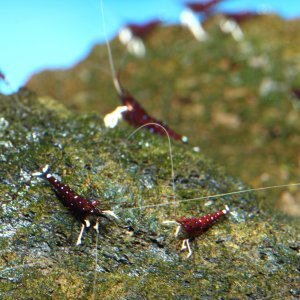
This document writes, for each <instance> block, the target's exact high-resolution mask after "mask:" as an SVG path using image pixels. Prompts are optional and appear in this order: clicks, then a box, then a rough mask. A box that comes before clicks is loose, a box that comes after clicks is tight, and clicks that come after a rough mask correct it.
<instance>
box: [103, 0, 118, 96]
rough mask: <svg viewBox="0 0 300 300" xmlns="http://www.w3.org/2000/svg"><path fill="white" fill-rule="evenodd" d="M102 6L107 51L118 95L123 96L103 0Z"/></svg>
mask: <svg viewBox="0 0 300 300" xmlns="http://www.w3.org/2000/svg"><path fill="white" fill-rule="evenodd" d="M100 7H101V16H102V28H103V33H104V37H105V44H106V48H107V53H108V61H109V65H110V70H111V75H112V80H113V84H114V86H115V89H116V90H117V93H118V95H119V96H121V95H122V94H123V92H122V87H121V85H120V82H119V80H118V77H117V73H116V68H115V64H114V60H113V57H112V51H111V47H110V43H109V40H108V37H107V30H106V25H105V20H104V5H103V0H100Z"/></svg>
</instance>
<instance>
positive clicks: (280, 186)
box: [128, 182, 300, 209]
mask: <svg viewBox="0 0 300 300" xmlns="http://www.w3.org/2000/svg"><path fill="white" fill-rule="evenodd" d="M291 186H300V182H297V183H289V184H280V185H271V186H265V187H260V188H253V189H246V190H241V191H233V192H228V193H222V194H215V195H209V196H203V197H197V198H190V199H182V200H176V202H173V203H172V202H171V203H170V202H169V203H160V204H150V205H145V206H140V207H131V208H128V209H144V208H153V207H161V206H167V205H169V204H178V203H184V202H192V201H197V200H206V199H210V198H216V197H223V196H229V195H236V194H245V193H250V192H256V191H264V190H270V189H275V188H276V189H279V188H285V187H291Z"/></svg>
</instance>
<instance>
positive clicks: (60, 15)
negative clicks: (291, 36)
mask: <svg viewBox="0 0 300 300" xmlns="http://www.w3.org/2000/svg"><path fill="white" fill-rule="evenodd" d="M103 1H104V12H105V24H106V31H107V36H108V37H109V38H111V37H113V36H114V35H115V34H116V33H117V32H118V30H119V28H120V27H121V26H122V25H123V24H126V23H127V22H143V21H145V20H149V19H155V18H157V17H159V18H161V19H163V20H164V21H165V22H167V23H177V22H178V18H179V14H180V12H181V10H182V9H183V7H184V2H183V1H181V0H151V1H138V0H126V1H125V0H103ZM217 7H218V10H220V11H222V10H225V11H238V10H246V9H247V10H248V9H250V10H253V11H256V12H261V11H269V12H277V13H278V14H280V15H281V16H283V17H285V18H294V17H298V16H300V1H299V0H285V1H280V0H265V1H262V0H252V1H250V0H249V1H248V0H244V1H243V0H225V1H224V2H223V3H222V4H220V5H218V6H217ZM103 41H104V30H103V28H102V20H101V6H100V0H77V1H75V0H63V1H61V0H52V1H45V0H27V1H24V0H10V1H5V0H0V43H1V44H0V70H1V71H2V72H3V73H4V74H5V75H6V76H7V78H8V79H9V81H10V83H11V86H12V88H13V90H16V89H17V88H19V87H20V86H21V85H23V84H24V83H25V82H26V80H27V79H28V78H29V77H30V75H31V74H32V73H35V72H38V71H40V70H42V69H44V68H62V67H71V66H72V65H73V64H75V63H77V62H78V61H79V60H81V59H83V58H84V57H85V56H86V55H87V54H88V53H89V51H90V50H91V48H92V46H93V45H94V44H95V43H99V42H103ZM0 89H1V91H2V92H6V93H7V92H10V88H8V87H7V86H5V85H4V84H3V83H2V84H1V85H0Z"/></svg>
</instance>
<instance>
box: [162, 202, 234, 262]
mask: <svg viewBox="0 0 300 300" xmlns="http://www.w3.org/2000/svg"><path fill="white" fill-rule="evenodd" d="M228 213H229V207H228V206H227V205H226V206H225V208H224V209H223V210H220V211H218V212H216V213H213V214H209V215H205V216H203V217H200V218H197V217H193V218H186V217H181V218H180V219H177V220H176V222H177V223H179V224H180V225H179V226H178V227H177V229H176V231H175V237H176V238H178V239H180V240H183V242H182V247H181V250H185V249H188V251H189V252H188V255H187V258H189V257H190V256H191V255H192V253H193V252H192V250H191V247H190V244H189V241H190V239H193V238H195V237H198V236H200V235H202V234H203V233H204V232H205V231H207V230H208V229H209V228H210V227H212V226H213V225H214V223H215V222H216V221H217V220H218V219H219V218H221V217H223V216H225V215H227V214H228ZM164 223H174V221H165V222H164Z"/></svg>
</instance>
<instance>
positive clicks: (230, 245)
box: [0, 90, 299, 299]
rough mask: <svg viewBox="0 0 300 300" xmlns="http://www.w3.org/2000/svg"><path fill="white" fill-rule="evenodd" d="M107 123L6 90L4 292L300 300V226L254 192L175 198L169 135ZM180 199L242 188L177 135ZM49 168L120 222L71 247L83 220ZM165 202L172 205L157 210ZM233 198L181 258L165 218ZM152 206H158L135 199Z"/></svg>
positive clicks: (0, 272) (10, 295) (18, 295)
mask: <svg viewBox="0 0 300 300" xmlns="http://www.w3.org/2000/svg"><path fill="white" fill-rule="evenodd" d="M131 132H132V129H128V128H127V129H126V128H125V129H124V128H123V129H114V130H108V129H105V128H104V127H103V125H102V122H101V121H100V116H99V115H97V114H95V113H84V114H83V113H81V114H80V113H74V112H70V111H68V110H67V109H66V108H65V107H64V106H62V105H61V104H59V103H58V102H56V101H55V100H52V99H50V98H40V97H38V96H36V95H35V94H32V93H30V92H28V91H27V90H23V91H21V92H19V93H18V94H16V95H13V96H3V95H2V96H0V160H1V166H2V167H1V169H0V172H1V177H0V184H1V185H0V197H1V206H0V214H1V218H0V228H1V229H0V238H1V239H0V250H1V257H0V298H1V299H93V298H94V299H271V298H272V299H282V298H285V299H294V298H295V299H296V298H297V297H298V296H299V286H298V283H299V264H298V263H299V260H298V259H299V257H297V255H298V254H299V240H298V239H297V234H298V233H299V227H298V228H297V227H295V226H296V224H293V222H292V221H291V220H290V219H283V217H280V216H278V215H276V214H275V216H274V211H272V210H271V211H270V212H265V211H261V210H260V202H259V201H258V200H257V199H256V198H255V197H254V196H253V195H252V194H247V193H244V194H240V195H239V194H236V195H231V196H223V197H213V198H210V199H202V200H195V201H185V202H181V203H180V204H179V205H178V206H175V205H168V202H172V201H174V199H173V192H172V178H171V175H170V173H171V170H170V161H169V153H168V143H167V141H166V139H163V138H162V137H159V136H156V135H151V134H150V133H148V132H147V131H141V132H139V133H137V134H136V135H135V136H134V138H131V139H130V140H128V139H127V137H128V135H129V134H130V133H131ZM173 159H174V168H175V183H176V196H177V199H185V200H187V199H189V198H195V197H202V196H206V195H212V194H217V193H225V192H229V191H234V190H242V189H245V188H246V187H245V186H244V184H243V183H242V182H240V181H238V180H236V179H234V178H232V177H229V176H227V175H226V174H225V172H224V171H223V170H222V169H221V168H219V167H217V166H215V165H214V164H213V163H212V162H211V161H209V160H208V159H207V158H206V157H204V155H203V154H202V153H197V152H194V151H193V150H192V148H191V147H189V146H187V145H181V144H176V143H174V145H173ZM45 164H49V165H50V166H51V172H52V173H53V174H54V175H55V176H56V177H57V178H59V179H60V180H62V181H63V182H64V183H66V184H68V185H69V186H70V187H71V188H73V189H74V190H75V191H76V192H78V193H79V194H80V195H83V196H84V197H86V198H88V199H101V206H102V207H103V209H108V208H109V209H113V210H114V212H115V213H116V214H117V215H118V216H119V219H120V220H119V221H118V222H110V221H108V220H105V219H103V220H101V227H100V234H99V239H98V246H97V248H96V241H97V237H96V234H95V231H94V230H89V231H87V232H85V233H84V235H83V240H82V244H81V245H79V246H76V245H75V242H76V238H77V235H78V233H79V230H80V226H81V225H80V223H79V222H78V221H77V220H76V219H75V218H74V216H73V215H72V214H71V213H70V212H69V211H68V210H67V209H66V208H65V207H64V206H63V205H62V204H61V203H60V201H59V199H58V197H57V196H56V194H55V192H54V191H53V190H52V188H51V186H50V185H49V183H48V182H46V181H44V180H43V179H41V178H37V177H32V176H31V175H32V173H33V172H34V171H37V170H40V169H41V167H42V166H44V165H45ZM155 204H165V206H155ZM225 204H227V205H229V206H230V208H231V212H232V214H230V215H229V216H228V217H227V218H224V219H223V220H222V221H220V222H218V224H216V225H215V226H214V227H213V228H212V229H211V230H210V231H208V232H207V233H206V234H204V235H203V236H201V237H200V238H198V239H197V240H195V241H194V242H192V243H191V245H192V248H193V251H194V253H193V256H192V258H190V259H186V254H187V253H186V252H183V253H181V252H180V251H179V250H180V241H176V240H175V238H174V235H173V233H174V229H175V228H173V227H168V226H165V225H163V224H162V223H163V221H164V220H166V219H168V220H170V219H175V218H176V217H175V213H176V216H183V215H185V216H200V215H203V214H208V213H211V212H214V211H217V210H219V209H223V208H224V206H225ZM146 205H153V207H152V208H140V206H146Z"/></svg>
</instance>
